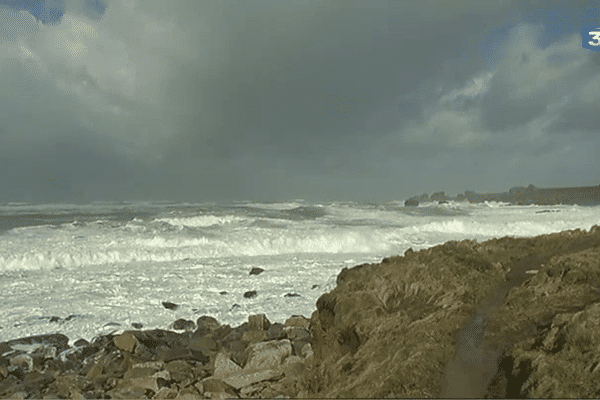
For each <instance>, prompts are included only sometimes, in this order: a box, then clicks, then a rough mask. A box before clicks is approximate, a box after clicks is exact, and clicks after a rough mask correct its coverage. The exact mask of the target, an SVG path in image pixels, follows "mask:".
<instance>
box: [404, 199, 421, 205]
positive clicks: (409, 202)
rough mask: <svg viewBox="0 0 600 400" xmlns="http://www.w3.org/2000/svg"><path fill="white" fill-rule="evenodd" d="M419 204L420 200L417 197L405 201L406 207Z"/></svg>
mask: <svg viewBox="0 0 600 400" xmlns="http://www.w3.org/2000/svg"><path fill="white" fill-rule="evenodd" d="M418 205H419V201H418V200H415V199H408V200H406V201H405V202H404V207H416V206H418Z"/></svg>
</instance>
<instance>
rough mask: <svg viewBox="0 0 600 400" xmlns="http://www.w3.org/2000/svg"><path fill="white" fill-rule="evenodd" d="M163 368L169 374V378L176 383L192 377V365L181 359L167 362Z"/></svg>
mask: <svg viewBox="0 0 600 400" xmlns="http://www.w3.org/2000/svg"><path fill="white" fill-rule="evenodd" d="M165 369H166V370H167V371H169V373H170V374H171V379H173V380H174V381H175V382H178V383H179V382H183V381H185V380H189V379H192V377H193V373H192V370H193V367H192V366H190V365H189V364H188V363H187V362H185V361H183V360H175V361H171V362H168V363H167V364H166V365H165Z"/></svg>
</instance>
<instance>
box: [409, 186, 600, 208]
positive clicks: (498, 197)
mask: <svg viewBox="0 0 600 400" xmlns="http://www.w3.org/2000/svg"><path fill="white" fill-rule="evenodd" d="M426 201H436V202H439V203H446V202H448V201H468V202H469V203H483V202H486V201H497V202H503V203H510V204H514V205H531V204H536V205H540V206H549V205H557V204H564V205H574V204H577V205H583V206H595V205H599V204H600V185H598V186H585V187H569V188H537V187H535V186H534V185H529V186H527V187H513V188H511V189H510V190H509V191H508V192H503V193H476V192H473V191H470V190H467V191H465V192H464V194H458V195H456V196H447V195H446V194H445V193H444V192H435V193H432V194H431V196H430V195H428V194H426V193H424V194H422V195H419V196H413V197H410V198H409V199H407V200H406V201H405V202H404V204H405V205H406V206H418V205H419V202H426Z"/></svg>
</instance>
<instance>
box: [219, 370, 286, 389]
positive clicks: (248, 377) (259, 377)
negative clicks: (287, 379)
mask: <svg viewBox="0 0 600 400" xmlns="http://www.w3.org/2000/svg"><path fill="white" fill-rule="evenodd" d="M282 375H283V372H282V371H281V370H280V369H261V370H259V371H257V370H250V371H246V370H242V371H240V372H238V373H235V374H233V375H229V376H228V377H226V378H223V382H225V383H226V384H228V385H230V386H232V387H234V388H236V389H240V388H243V387H245V386H249V385H252V384H253V383H256V382H262V381H266V380H270V379H273V378H278V377H280V376H282Z"/></svg>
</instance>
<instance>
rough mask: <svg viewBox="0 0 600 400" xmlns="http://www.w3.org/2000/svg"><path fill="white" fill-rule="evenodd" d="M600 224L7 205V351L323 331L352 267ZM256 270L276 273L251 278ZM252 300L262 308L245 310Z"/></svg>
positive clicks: (1, 321)
mask: <svg viewBox="0 0 600 400" xmlns="http://www.w3.org/2000/svg"><path fill="white" fill-rule="evenodd" d="M595 224H600V208H599V207H579V206H550V207H548V206H508V205H505V204H501V203H485V204H468V203H449V204H443V205H437V204H433V203H429V204H423V205H421V206H419V207H407V208H405V207H403V206H402V204H401V203H387V204H380V205H379V204H359V203H353V202H336V203H321V204H308V203H306V202H303V201H301V200H296V201H293V202H287V203H269V204H259V203H250V202H246V203H237V204H230V205H219V204H183V203H179V204H171V203H147V202H146V203H142V202H140V203H130V204H108V203H104V204H93V205H86V206H75V205H29V204H24V203H18V204H6V205H3V206H0V229H2V230H1V231H0V341H6V340H10V339H15V338H19V337H24V336H29V335H37V334H44V333H55V332H57V333H63V334H65V335H67V336H68V337H69V338H70V339H71V342H73V341H75V340H77V339H79V338H84V339H87V340H90V339H92V338H93V337H94V336H96V335H98V334H100V333H108V332H112V331H117V332H120V331H123V330H125V329H132V326H131V324H132V323H141V324H143V325H144V329H146V328H147V329H153V328H163V329H167V328H169V325H170V324H171V323H172V322H173V321H175V320H176V319H178V318H186V319H191V320H193V321H196V319H197V318H198V317H199V316H201V315H211V316H213V317H215V318H217V319H218V320H219V321H220V322H221V323H226V324H230V325H232V326H237V325H239V324H241V323H243V322H245V321H246V320H247V317H248V315H251V314H256V313H265V314H266V315H267V317H268V318H269V319H270V320H271V322H284V320H285V319H286V318H287V317H289V316H291V315H293V314H300V315H305V316H306V317H310V315H311V314H312V312H313V311H314V310H315V303H316V300H317V298H318V297H319V296H320V295H321V294H323V293H325V292H328V291H330V290H332V289H333V288H334V287H335V279H336V277H337V275H338V273H339V272H340V270H341V269H342V268H344V267H352V266H355V265H358V264H362V263H366V262H379V261H381V259H382V258H384V257H388V256H391V255H395V254H402V253H404V251H405V250H406V249H408V248H409V247H412V248H413V249H415V250H418V249H422V248H427V247H431V246H434V245H437V244H441V243H444V242H446V241H448V240H463V239H476V240H478V241H484V240H487V239H490V238H493V237H502V236H515V237H524V236H535V235H540V234H546V233H552V232H560V231H563V230H567V229H575V228H580V229H589V228H590V227H591V226H593V225H595ZM255 267H258V268H262V269H264V272H263V273H261V274H260V275H250V274H249V272H250V270H251V269H252V268H255ZM251 290H255V291H256V292H257V296H256V297H254V298H245V297H244V296H243V295H244V293H245V292H247V291H251ZM288 294H297V295H299V296H286V295H288ZM163 301H167V302H172V303H176V304H179V305H180V307H179V308H178V309H177V310H175V311H172V310H167V309H165V308H164V307H163V306H162V302H163ZM52 317H59V318H60V319H59V320H58V321H56V322H52V321H51V318H52Z"/></svg>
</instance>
